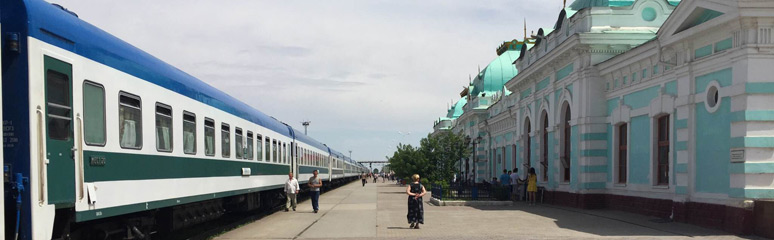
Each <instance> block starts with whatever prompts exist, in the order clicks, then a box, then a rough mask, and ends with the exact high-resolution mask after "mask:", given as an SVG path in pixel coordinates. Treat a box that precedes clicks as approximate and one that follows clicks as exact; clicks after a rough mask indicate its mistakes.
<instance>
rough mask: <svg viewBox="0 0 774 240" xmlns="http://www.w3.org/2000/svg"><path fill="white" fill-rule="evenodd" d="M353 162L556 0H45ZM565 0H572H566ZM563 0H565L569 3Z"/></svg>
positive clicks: (389, 146) (456, 86)
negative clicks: (304, 134) (305, 122)
mask: <svg viewBox="0 0 774 240" xmlns="http://www.w3.org/2000/svg"><path fill="white" fill-rule="evenodd" d="M49 1H50V2H53V3H58V4H60V5H62V6H64V7H65V8H67V9H69V10H71V11H73V12H75V13H77V14H78V16H79V17H80V18H81V19H83V20H85V21H87V22H89V23H91V24H93V25H95V26H97V27H99V28H101V29H103V30H105V31H107V32H109V33H111V34H113V35H115V36H117V37H118V38H120V39H122V40H124V41H126V42H128V43H130V44H132V45H134V46H136V47H138V48H140V49H142V50H144V51H146V52H148V53H150V54H151V55H154V56H155V57H157V58H159V59H161V60H163V61H165V62H167V63H169V64H171V65H173V66H175V67H177V68H179V69H181V70H183V71H184V72H187V73H189V74H191V75H192V76H195V77H197V78H199V79H201V80H202V81H204V82H206V83H208V84H210V85H212V86H214V87H215V88H218V89H220V90H222V91H224V92H226V93H228V94H230V95H231V96H234V97H235V98H237V99H239V100H241V101H243V102H245V103H247V104H249V105H251V106H253V107H254V108H256V109H258V110H260V111H262V112H264V113H266V114H268V115H270V116H274V117H275V118H277V119H279V120H280V121H283V122H285V123H287V124H289V125H291V126H293V127H294V128H296V129H299V130H302V131H303V129H304V128H303V126H302V125H301V122H303V121H311V125H310V126H309V128H308V135H309V136H311V137H312V138H315V139H317V140H318V141H320V142H323V143H326V144H327V145H328V146H329V147H331V148H333V149H336V150H338V151H339V152H342V153H345V154H349V151H350V150H351V151H352V153H351V155H352V158H353V159H355V160H357V161H383V160H386V156H391V155H392V153H393V152H394V151H395V148H396V146H397V145H398V144H399V143H403V144H411V145H417V144H418V143H419V140H420V139H421V138H423V137H427V134H429V133H430V132H432V131H433V122H434V121H435V120H437V119H438V118H439V117H441V116H445V115H446V110H447V107H448V105H449V104H452V103H453V102H454V101H456V100H458V99H459V92H460V91H462V88H463V87H464V86H465V85H467V84H468V81H469V76H470V75H475V74H476V73H477V72H478V69H479V67H481V68H484V67H486V65H487V64H488V63H489V62H490V61H492V60H493V59H494V58H495V57H497V53H496V52H495V50H496V49H497V47H498V46H500V44H502V43H503V42H504V41H510V40H512V39H523V35H524V34H523V31H524V30H523V28H524V20H525V19H526V21H527V28H528V31H535V32H536V31H537V29H539V28H541V27H552V26H553V25H554V23H555V22H556V19H557V18H558V15H559V11H560V10H561V8H562V0H498V1H495V0H476V1H450V0H424V1H409V0H391V1H387V0H384V1H365V0H350V1H344V0H342V1H338V0H336V1H295V0H286V1H255V0H228V1H215V0H211V1H210V0H207V1H204V0H164V1H158V0H134V1H127V0H123V1H102V0H49ZM569 2H572V1H569ZM568 4H569V3H568Z"/></svg>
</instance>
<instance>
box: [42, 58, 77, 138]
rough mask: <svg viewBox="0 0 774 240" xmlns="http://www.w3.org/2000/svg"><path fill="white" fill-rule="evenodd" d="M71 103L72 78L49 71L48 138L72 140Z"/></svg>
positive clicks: (47, 79) (47, 88)
mask: <svg viewBox="0 0 774 240" xmlns="http://www.w3.org/2000/svg"><path fill="white" fill-rule="evenodd" d="M71 102H72V101H71V99H70V77H69V76H67V75H65V74H63V73H60V72H57V71H54V70H48V71H47V72H46V106H47V109H48V110H47V112H48V113H47V114H46V116H47V117H46V119H47V122H48V137H50V138H52V139H56V140H69V139H70V138H71V136H70V135H71V130H70V126H71V125H72V105H71Z"/></svg>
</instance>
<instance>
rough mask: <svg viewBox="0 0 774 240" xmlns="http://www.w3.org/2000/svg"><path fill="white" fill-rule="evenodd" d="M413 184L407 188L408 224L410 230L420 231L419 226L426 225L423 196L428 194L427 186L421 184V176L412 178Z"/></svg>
mask: <svg viewBox="0 0 774 240" xmlns="http://www.w3.org/2000/svg"><path fill="white" fill-rule="evenodd" d="M411 180H413V181H414V182H412V183H411V184H409V185H408V186H407V187H406V194H408V195H409V197H408V215H406V218H408V222H409V223H410V224H411V225H409V228H415V229H419V224H425V217H424V216H425V210H424V209H423V207H422V196H424V195H425V194H426V193H427V190H425V186H422V184H421V183H419V174H414V175H413V176H411Z"/></svg>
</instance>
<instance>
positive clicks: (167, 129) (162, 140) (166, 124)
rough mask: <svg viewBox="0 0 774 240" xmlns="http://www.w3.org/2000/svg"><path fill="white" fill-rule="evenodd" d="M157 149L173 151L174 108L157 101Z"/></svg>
mask: <svg viewBox="0 0 774 240" xmlns="http://www.w3.org/2000/svg"><path fill="white" fill-rule="evenodd" d="M156 150H159V151H161V152H171V151H172V108H171V107H169V106H168V105H164V104H161V103H156Z"/></svg>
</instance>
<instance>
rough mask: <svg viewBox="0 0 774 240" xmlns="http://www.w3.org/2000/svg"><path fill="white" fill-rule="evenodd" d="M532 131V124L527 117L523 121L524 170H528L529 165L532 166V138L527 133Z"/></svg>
mask: <svg viewBox="0 0 774 240" xmlns="http://www.w3.org/2000/svg"><path fill="white" fill-rule="evenodd" d="M531 131H532V126H530V124H529V118H527V119H526V120H525V121H524V140H525V141H524V168H525V169H524V170H525V171H524V172H528V171H529V167H531V166H532V163H531V161H530V160H531V159H532V139H531V138H530V137H529V133H530V132H531Z"/></svg>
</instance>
